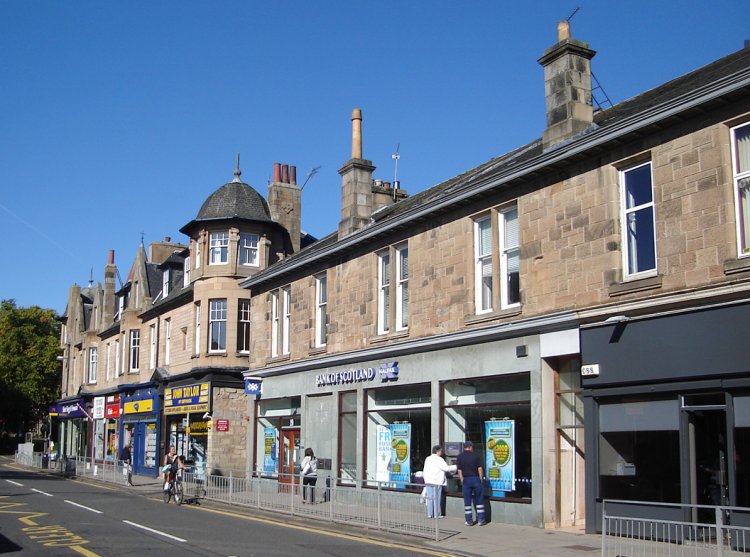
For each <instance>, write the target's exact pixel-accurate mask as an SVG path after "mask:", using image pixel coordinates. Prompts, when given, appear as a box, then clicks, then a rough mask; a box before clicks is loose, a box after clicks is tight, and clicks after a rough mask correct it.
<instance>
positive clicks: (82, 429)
mask: <svg viewBox="0 0 750 557" xmlns="http://www.w3.org/2000/svg"><path fill="white" fill-rule="evenodd" d="M49 416H50V418H51V419H53V420H57V422H58V428H57V432H58V440H57V450H58V454H59V456H60V457H86V456H91V454H90V453H91V451H90V449H89V446H90V445H89V438H88V437H89V431H90V428H89V426H88V424H89V421H90V419H89V415H88V414H87V413H86V406H85V400H84V399H83V398H73V399H67V400H63V401H60V402H57V403H56V404H53V405H52V406H50V407H49Z"/></svg>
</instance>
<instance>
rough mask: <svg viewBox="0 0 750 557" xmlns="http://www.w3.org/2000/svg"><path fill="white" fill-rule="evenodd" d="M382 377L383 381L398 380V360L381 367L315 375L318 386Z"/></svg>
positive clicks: (366, 380) (383, 364) (358, 381)
mask: <svg viewBox="0 0 750 557" xmlns="http://www.w3.org/2000/svg"><path fill="white" fill-rule="evenodd" d="M376 377H380V381H381V382H386V381H398V362H385V363H382V364H380V368H379V369H377V370H376V369H375V368H374V367H366V368H359V369H345V370H342V371H336V372H333V373H320V374H318V375H316V376H315V383H316V386H318V387H322V386H327V385H343V384H347V383H366V382H368V381H374V380H375V378H376Z"/></svg>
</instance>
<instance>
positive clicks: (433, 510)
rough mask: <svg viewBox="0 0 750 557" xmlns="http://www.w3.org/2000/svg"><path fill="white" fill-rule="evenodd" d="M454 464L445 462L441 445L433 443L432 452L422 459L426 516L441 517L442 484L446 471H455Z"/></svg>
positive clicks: (444, 480) (444, 482) (443, 483)
mask: <svg viewBox="0 0 750 557" xmlns="http://www.w3.org/2000/svg"><path fill="white" fill-rule="evenodd" d="M455 471H456V466H455V465H450V464H448V463H447V462H445V459H444V458H443V447H441V446H440V445H435V446H434V447H432V454H431V455H430V456H428V457H427V458H426V459H425V461H424V466H423V467H422V477H423V478H424V485H425V489H426V490H427V491H426V492H425V503H426V504H427V518H435V517H437V518H443V513H442V509H441V507H440V502H441V500H442V494H443V486H444V485H445V484H446V483H447V482H446V479H445V474H446V472H455Z"/></svg>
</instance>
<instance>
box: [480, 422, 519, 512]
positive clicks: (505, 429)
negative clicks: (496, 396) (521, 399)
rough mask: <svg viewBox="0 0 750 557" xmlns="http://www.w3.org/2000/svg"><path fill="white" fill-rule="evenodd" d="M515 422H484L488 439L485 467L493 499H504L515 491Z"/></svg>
mask: <svg viewBox="0 0 750 557" xmlns="http://www.w3.org/2000/svg"><path fill="white" fill-rule="evenodd" d="M515 425H516V422H515V420H492V421H487V422H484V428H485V434H486V439H487V445H486V447H487V449H486V451H485V465H486V467H487V472H486V473H487V479H488V480H489V482H490V485H491V486H492V496H493V497H504V496H505V492H506V491H513V490H514V489H515V477H516V463H515V459H514V455H515V448H516V447H515Z"/></svg>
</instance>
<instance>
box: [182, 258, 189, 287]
mask: <svg viewBox="0 0 750 557" xmlns="http://www.w3.org/2000/svg"><path fill="white" fill-rule="evenodd" d="M189 285H190V256H189V255H188V256H187V257H186V258H185V261H183V262H182V286H189Z"/></svg>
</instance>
